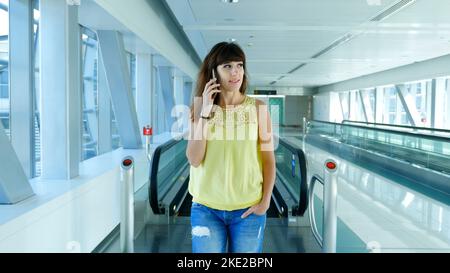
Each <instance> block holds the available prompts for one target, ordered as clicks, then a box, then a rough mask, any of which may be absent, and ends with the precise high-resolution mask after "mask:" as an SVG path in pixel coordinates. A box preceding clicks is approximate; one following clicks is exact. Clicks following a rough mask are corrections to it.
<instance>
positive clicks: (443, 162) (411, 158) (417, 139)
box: [308, 121, 450, 173]
mask: <svg viewBox="0 0 450 273" xmlns="http://www.w3.org/2000/svg"><path fill="white" fill-rule="evenodd" d="M308 135H309V136H311V137H312V136H319V137H327V138H333V139H337V140H339V141H341V142H342V143H345V144H348V145H352V146H356V147H359V148H361V149H363V150H367V151H372V152H376V153H380V154H384V155H387V156H389V157H394V158H398V159H401V160H403V161H407V162H411V163H415V164H417V165H420V166H424V167H426V168H429V169H433V170H436V171H439V172H445V173H450V165H449V164H448V162H450V141H448V139H446V138H433V137H431V136H427V135H413V134H406V133H403V132H394V131H389V132H388V131H384V130H382V129H376V128H370V127H358V126H353V125H347V124H335V123H326V122H320V121H311V122H310V126H309V127H308ZM411 148H412V149H411Z"/></svg>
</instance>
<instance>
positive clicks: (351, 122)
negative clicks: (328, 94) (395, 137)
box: [341, 119, 450, 134]
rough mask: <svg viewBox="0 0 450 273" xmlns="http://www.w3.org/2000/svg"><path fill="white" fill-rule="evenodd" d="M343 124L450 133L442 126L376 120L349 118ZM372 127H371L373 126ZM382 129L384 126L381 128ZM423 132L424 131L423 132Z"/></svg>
mask: <svg viewBox="0 0 450 273" xmlns="http://www.w3.org/2000/svg"><path fill="white" fill-rule="evenodd" d="M341 123H342V124H346V125H348V124H357V125H359V124H362V125H371V126H373V127H376V126H382V127H389V128H402V129H410V130H413V131H419V130H420V131H430V132H438V133H444V134H450V130H447V129H440V128H430V127H415V126H409V125H398V124H388V123H375V122H366V121H355V120H348V119H344V120H343V121H342V122H341ZM373 127H370V128H373ZM380 129H382V128H380ZM422 134H423V133H422Z"/></svg>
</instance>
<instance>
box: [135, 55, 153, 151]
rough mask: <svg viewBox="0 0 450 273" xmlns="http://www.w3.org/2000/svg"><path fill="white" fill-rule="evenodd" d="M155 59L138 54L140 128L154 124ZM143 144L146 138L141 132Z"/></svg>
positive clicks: (137, 103)
mask: <svg viewBox="0 0 450 273" xmlns="http://www.w3.org/2000/svg"><path fill="white" fill-rule="evenodd" d="M152 67H153V58H152V55H150V54H147V53H138V54H136V111H137V116H138V121H139V128H140V129H142V128H143V127H144V126H146V125H150V126H153V124H152V107H153V105H152V102H153V98H154V97H153V96H152V89H153V88H152V86H153V73H152ZM141 139H142V143H145V137H144V135H143V134H142V131H141Z"/></svg>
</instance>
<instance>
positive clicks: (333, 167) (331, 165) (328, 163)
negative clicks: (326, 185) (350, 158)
mask: <svg viewBox="0 0 450 273" xmlns="http://www.w3.org/2000/svg"><path fill="white" fill-rule="evenodd" d="M327 168H328V169H331V170H334V169H336V163H334V162H327Z"/></svg>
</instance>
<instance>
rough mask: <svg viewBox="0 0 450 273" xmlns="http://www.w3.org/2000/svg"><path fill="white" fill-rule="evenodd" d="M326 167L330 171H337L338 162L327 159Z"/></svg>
mask: <svg viewBox="0 0 450 273" xmlns="http://www.w3.org/2000/svg"><path fill="white" fill-rule="evenodd" d="M325 167H326V168H327V170H328V171H330V172H335V171H336V169H337V163H336V161H334V160H332V159H328V160H327V161H325Z"/></svg>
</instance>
